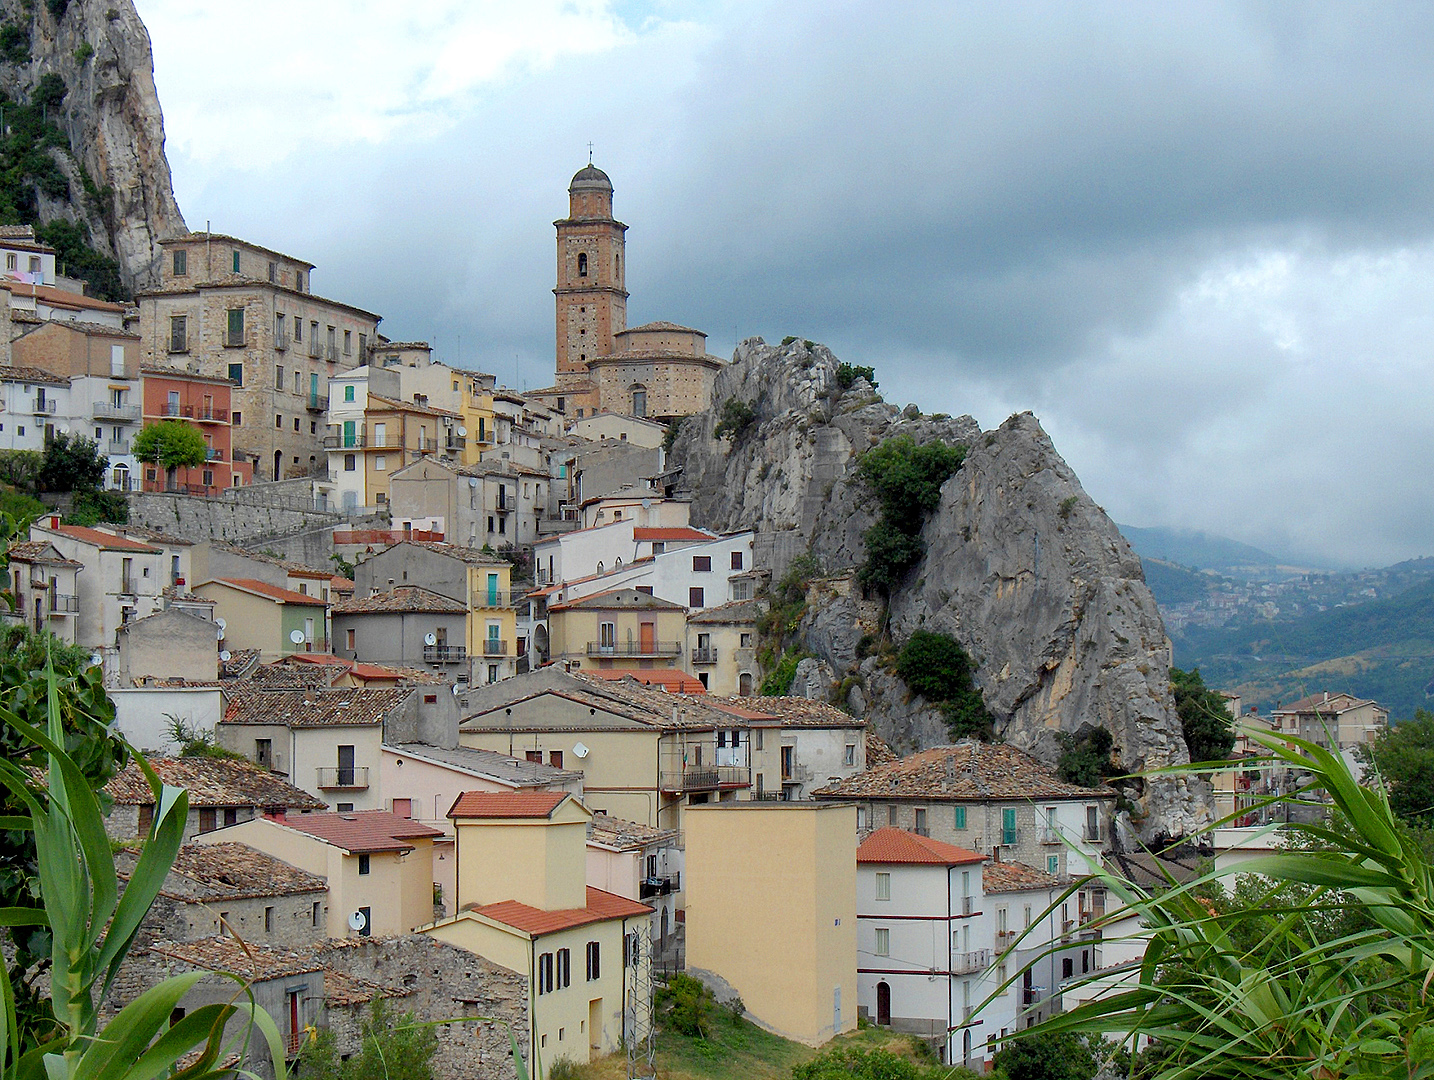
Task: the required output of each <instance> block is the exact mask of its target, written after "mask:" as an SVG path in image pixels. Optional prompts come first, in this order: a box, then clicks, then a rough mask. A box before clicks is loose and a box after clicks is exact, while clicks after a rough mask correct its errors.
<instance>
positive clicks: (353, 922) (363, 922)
mask: <svg viewBox="0 0 1434 1080" xmlns="http://www.w3.org/2000/svg"><path fill="white" fill-rule="evenodd" d="M366 926H368V916H367V915H365V914H364V913H363V912H362V911H355V912H354V913H353V914H352V915H350V916H349V929H350V930H356V931H359V932H360V933H361V932H362V931H363V929H364V928H365V927H366Z"/></svg>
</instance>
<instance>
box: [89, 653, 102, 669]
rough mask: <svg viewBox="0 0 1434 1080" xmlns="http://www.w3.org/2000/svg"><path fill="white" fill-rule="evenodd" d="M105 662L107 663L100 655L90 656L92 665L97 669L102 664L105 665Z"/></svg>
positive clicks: (92, 654) (93, 654)
mask: <svg viewBox="0 0 1434 1080" xmlns="http://www.w3.org/2000/svg"><path fill="white" fill-rule="evenodd" d="M104 662H105V658H104V657H103V656H101V655H100V654H99V653H91V654H90V663H91V664H93V665H94V666H95V667H99V666H100V665H101V664H103V663H104Z"/></svg>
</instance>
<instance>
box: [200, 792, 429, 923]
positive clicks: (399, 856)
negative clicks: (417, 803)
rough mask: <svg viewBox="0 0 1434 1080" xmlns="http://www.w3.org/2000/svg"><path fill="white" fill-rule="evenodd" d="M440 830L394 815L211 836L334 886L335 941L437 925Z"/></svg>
mask: <svg viewBox="0 0 1434 1080" xmlns="http://www.w3.org/2000/svg"><path fill="white" fill-rule="evenodd" d="M442 838H443V832H442V830H440V829H434V828H432V827H430V826H428V825H424V824H423V823H422V822H418V821H414V820H412V819H411V818H406V817H401V816H399V815H398V814H393V813H390V812H389V811H387V810H360V811H355V812H347V811H346V812H343V813H317V814H294V815H289V816H286V817H281V818H275V817H262V818H254V819H252V820H250V821H246V822H241V823H239V824H237V825H231V826H228V827H226V828H224V829H221V830H219V831H218V832H213V833H205V834H204V835H203V836H202V837H201V838H200V839H201V840H202V841H203V842H204V843H229V842H231V841H232V842H237V843H240V844H247V845H249V846H250V847H253V848H258V849H259V850H260V851H263V852H267V853H268V854H270V855H272V856H274V857H275V858H277V859H282V860H283V861H284V862H286V863H289V864H290V865H292V866H297V867H299V868H300V869H302V870H306V871H308V872H309V873H310V874H316V875H318V876H320V877H322V878H324V879H325V880H326V881H327V882H328V887H329V900H328V913H327V920H328V921H327V924H326V928H325V929H326V932H327V934H328V936H329V937H339V938H341V937H349V936H359V937H368V936H371V935H378V936H383V935H388V934H404V933H407V932H408V931H410V930H413V929H415V928H417V927H419V926H423V925H424V924H426V923H430V922H432V921H433V884H434V879H433V847H434V841H435V840H440V839H442Z"/></svg>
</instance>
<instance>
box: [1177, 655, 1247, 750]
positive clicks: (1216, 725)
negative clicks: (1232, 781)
mask: <svg viewBox="0 0 1434 1080" xmlns="http://www.w3.org/2000/svg"><path fill="white" fill-rule="evenodd" d="M1170 690H1171V692H1172V693H1173V694H1174V695H1175V711H1176V712H1177V713H1179V714H1180V728H1181V732H1182V734H1183V735H1184V736H1185V747H1186V749H1188V750H1189V751H1190V760H1191V761H1224V760H1225V759H1226V758H1227V757H1229V756H1230V751H1231V750H1232V749H1234V747H1235V730H1234V727H1233V720H1232V718H1231V716H1230V712H1229V710H1228V709H1226V708H1225V699H1224V698H1222V697H1221V696H1220V695H1219V694H1217V693H1215V691H1213V690H1211V689H1209V688H1208V687H1206V685H1205V680H1204V679H1202V678H1201V677H1200V669H1199V668H1191V669H1190V670H1189V671H1181V670H1180V669H1179V668H1171V669H1170Z"/></svg>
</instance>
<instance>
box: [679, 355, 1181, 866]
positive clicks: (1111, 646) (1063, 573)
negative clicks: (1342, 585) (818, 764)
mask: <svg viewBox="0 0 1434 1080" xmlns="http://www.w3.org/2000/svg"><path fill="white" fill-rule="evenodd" d="M837 369H838V361H837V359H836V357H834V356H833V355H832V354H831V353H830V352H829V351H828V350H827V349H825V348H824V347H822V346H820V345H815V346H812V345H810V344H809V343H804V342H801V341H792V342H790V343H788V344H786V345H784V346H782V347H780V348H775V347H772V346H768V345H767V344H765V343H764V342H763V341H762V340H761V339H752V340H749V341H746V342H743V343H742V344H741V345H740V346H739V347H738V349H737V352H736V354H735V355H734V357H733V362H732V363H731V364H730V365H729V366H728V367H727V368H725V369H724V370H723V371H722V372H721V373H720V374H719V376H718V378H717V382H716V387H715V389H714V392H713V402H714V408H713V409H712V410H709V411H708V412H707V413H704V414H701V415H699V416H695V417H692V418H690V419H688V420H687V421H685V422H684V423H683V425H682V427H681V429H680V433H679V436H678V438H677V441H676V443H675V444H674V446H673V450H672V458H673V462H674V463H675V464H678V465H681V466H682V469H683V482H682V487H683V490H685V491H686V492H687V493H688V494H689V495H690V496H691V498H692V500H693V508H692V518H693V521H694V523H695V524H699V525H704V526H707V527H710V528H714V529H723V530H731V529H738V528H756V529H757V530H758V532H759V555H764V556H765V557H766V558H767V559H768V561H769V563H771V564H774V565H775V566H776V568H777V572H778V574H780V570H781V567H782V566H783V565H784V564H785V563H786V562H788V561H790V559H791V558H793V557H794V556H795V555H797V554H799V553H801V552H806V551H809V552H810V553H811V554H812V555H814V556H815V557H816V558H817V560H818V561H819V562H820V564H821V566H822V569H823V570H824V572H825V574H826V575H827V576H826V578H825V579H823V580H820V581H817V582H815V583H814V584H813V585H812V586H811V589H810V591H809V594H808V603H807V609H806V613H805V615H804V616H803V618H802V622H801V626H800V631H799V632H800V635H801V638H802V643H803V645H804V646H805V647H806V648H807V649H809V650H810V651H811V652H812V653H813V654H815V655H814V658H813V659H811V660H807V661H804V662H803V663H802V665H801V667H800V669H799V672H798V678H797V683H796V684H795V686H794V690H795V691H796V692H805V693H807V694H810V695H813V696H818V695H820V696H826V695H828V694H839V695H841V696H843V697H844V699H845V704H847V705H848V707H850V708H851V709H852V710H853V711H855V712H857V713H859V714H862V715H865V716H866V717H867V718H868V719H869V720H870V721H871V722H872V726H873V730H875V731H876V732H877V733H878V734H879V735H881V736H882V737H883V738H885V739H887V740H888V741H889V742H891V743H892V744H893V745H895V746H896V747H898V749H900V750H901V751H903V752H909V751H910V750H913V749H917V748H921V747H924V746H929V745H933V744H936V743H941V742H945V741H947V740H948V735H947V731H946V725H945V720H944V718H943V716H942V714H941V712H940V711H939V710H938V709H936V708H934V707H932V706H930V705H928V704H927V703H926V702H924V701H922V700H921V699H920V698H919V697H913V696H912V695H910V693H909V692H908V691H907V690H906V688H905V686H904V685H903V684H902V682H901V680H900V679H899V678H898V677H897V676H896V675H894V674H893V673H891V672H890V671H889V670H888V666H887V664H886V663H885V662H884V661H883V660H881V659H880V658H878V657H875V656H862V655H860V652H861V650H860V649H859V645H860V643H861V640H862V638H863V636H864V635H867V634H871V633H874V632H875V631H877V630H878V629H879V622H880V619H881V604H880V602H879V600H876V599H873V598H869V597H863V595H862V591H861V589H860V587H859V586H858V585H857V584H856V583H855V582H854V581H853V580H852V578H851V576H850V571H852V570H853V569H854V568H855V567H857V566H858V565H860V563H861V562H862V561H863V559H864V558H865V552H864V549H863V545H862V534H863V533H864V532H865V531H866V530H867V529H868V528H869V527H870V526H871V525H872V524H873V522H874V521H875V520H876V517H875V515H876V510H877V508H876V506H875V500H874V499H873V498H872V495H871V493H870V492H869V491H867V490H866V488H865V485H864V484H863V483H862V482H861V481H860V480H859V479H858V478H857V477H856V474H855V468H854V467H855V463H856V459H857V458H858V456H859V455H860V454H861V453H862V452H863V451H865V450H867V449H868V448H870V447H872V446H876V445H878V444H879V443H881V442H882V441H884V440H885V439H888V438H891V437H893V436H896V435H902V434H905V435H909V436H911V437H912V438H913V439H914V440H916V441H917V442H918V443H923V442H927V441H930V440H935V439H940V440H944V441H946V442H949V443H960V444H963V445H965V446H966V447H968V453H967V457H966V460H965V463H964V464H963V466H962V468H961V469H960V470H959V471H958V472H957V473H956V474H955V475H954V476H953V477H952V478H951V479H950V480H948V481H947V482H946V484H945V486H944V487H943V488H942V492H941V502H940V506H939V508H938V509H937V511H936V512H935V513H934V514H933V515H932V517H931V518H930V519H929V520H928V522H927V524H926V526H925V530H924V534H923V539H924V540H925V543H926V553H925V555H924V557H923V558H922V560H921V562H920V564H919V565H918V566H917V567H916V568H915V569H914V570H912V571H911V573H910V574H909V575H908V576H907V578H906V581H905V582H904V584H903V585H902V587H901V588H899V589H897V590H896V591H895V593H894V594H893V595H892V597H891V601H890V611H889V619H890V633H891V636H892V637H893V638H894V639H895V640H897V641H898V642H899V641H902V640H904V639H905V638H906V637H908V636H909V635H910V634H911V632H912V631H913V630H915V629H917V628H918V627H921V628H925V629H929V630H934V631H938V632H943V633H947V634H950V635H951V636H953V637H955V638H956V639H957V640H958V641H959V642H961V644H962V645H963V646H964V647H965V648H966V650H967V651H968V652H969V653H970V654H971V656H972V658H973V659H974V661H975V663H976V682H977V684H978V685H979V687H980V689H981V692H982V695H983V697H984V698H985V701H986V704H987V707H988V708H989V709H990V711H991V712H992V713H993V714H994V715H995V716H996V718H997V732H998V734H999V735H1000V736H1001V737H1002V738H1004V739H1006V740H1007V741H1009V742H1011V743H1014V744H1015V745H1017V746H1021V747H1023V748H1025V749H1028V750H1030V751H1031V752H1032V753H1034V754H1036V755H1037V756H1038V757H1041V758H1043V759H1044V760H1046V761H1049V762H1054V761H1055V760H1056V758H1057V756H1058V755H1059V752H1060V746H1059V743H1058V740H1057V738H1056V734H1057V733H1058V732H1069V733H1078V732H1079V731H1080V730H1081V729H1082V728H1085V727H1088V726H1100V727H1104V728H1106V729H1107V730H1108V731H1110V732H1111V734H1112V735H1113V736H1114V739H1115V744H1116V748H1117V751H1118V753H1119V755H1120V756H1119V762H1120V764H1121V765H1122V766H1123V767H1124V768H1126V769H1129V770H1132V771H1138V770H1146V769H1154V768H1159V767H1160V766H1164V765H1172V764H1180V763H1184V762H1186V761H1188V760H1189V756H1188V753H1187V751H1186V748H1185V743H1184V740H1183V738H1182V736H1181V729H1180V721H1179V718H1178V717H1177V716H1176V713H1175V707H1174V702H1173V700H1172V698H1171V695H1170V690H1169V686H1168V677H1167V674H1166V672H1167V668H1168V667H1169V662H1170V657H1169V643H1168V640H1167V638H1166V636H1165V630H1164V626H1163V624H1162V622H1161V619H1160V614H1159V612H1158V611H1157V609H1156V606H1155V600H1154V598H1153V597H1152V596H1151V594H1150V590H1149V589H1148V588H1147V587H1146V585H1145V581H1144V578H1143V576H1142V572H1141V567H1140V560H1139V559H1138V558H1137V557H1136V555H1135V554H1134V552H1132V551H1131V549H1130V547H1129V545H1128V544H1127V543H1126V542H1125V540H1124V538H1122V537H1121V535H1120V533H1119V531H1118V530H1117V529H1116V527H1115V525H1114V523H1112V522H1111V520H1110V519H1109V518H1108V517H1107V516H1106V515H1105V513H1104V511H1102V510H1101V509H1100V507H1098V506H1096V505H1095V503H1094V502H1093V501H1092V500H1091V499H1090V497H1089V496H1088V495H1086V493H1085V491H1084V490H1083V489H1082V488H1081V486H1080V482H1079V480H1077V478H1076V476H1075V474H1074V473H1073V472H1072V471H1071V469H1070V468H1069V466H1067V465H1066V463H1065V462H1064V461H1063V460H1062V459H1061V457H1060V455H1059V454H1058V453H1057V452H1056V450H1055V447H1054V446H1053V445H1052V444H1051V441H1050V439H1049V438H1048V437H1047V436H1046V433H1045V432H1044V431H1043V430H1042V429H1041V426H1040V424H1039V423H1038V422H1037V421H1036V419H1035V417H1033V416H1031V415H1030V414H1028V413H1022V414H1018V415H1016V416H1013V417H1011V418H1010V419H1009V420H1007V421H1006V422H1005V423H1004V424H1002V425H1001V426H1000V427H999V428H997V429H995V430H993V431H989V432H983V431H982V430H981V429H980V426H979V425H978V424H977V423H976V422H975V421H974V420H972V419H971V418H970V417H969V416H965V417H960V418H954V419H953V418H949V417H943V416H922V415H920V414H919V413H918V412H917V410H915V409H914V408H911V407H908V408H907V410H905V411H904V412H902V411H898V410H897V409H896V408H894V407H893V406H891V405H889V404H887V403H886V402H884V401H882V400H881V398H880V397H879V396H878V395H877V394H876V393H875V392H874V391H873V390H872V388H871V386H870V385H869V384H868V383H866V382H865V380H861V379H858V380H856V382H855V383H854V384H852V385H851V386H850V387H849V388H847V389H845V390H844V389H843V388H842V387H841V385H840V383H839V381H838V378H837ZM732 398H735V399H738V400H740V401H743V402H746V403H748V404H749V405H750V406H751V407H752V408H753V409H754V410H755V414H756V418H755V421H754V422H753V423H752V424H751V425H750V426H749V427H748V428H747V429H746V430H745V431H744V432H743V433H742V434H740V435H739V436H737V437H736V438H735V439H719V438H717V437H716V436H715V435H714V429H715V427H716V424H717V422H718V420H717V414H718V412H719V411H720V406H721V405H722V403H725V402H726V401H727V400H728V399H732ZM1133 793H1134V794H1136V795H1137V796H1138V805H1137V808H1136V810H1135V812H1134V813H1133V815H1132V818H1133V823H1134V826H1135V828H1136V829H1137V830H1138V831H1139V832H1140V833H1141V834H1142V835H1144V836H1146V837H1147V838H1150V837H1155V836H1159V835H1164V836H1180V835H1184V834H1185V833H1187V832H1189V831H1191V830H1192V829H1193V828H1194V827H1196V826H1197V825H1200V824H1203V823H1204V822H1206V821H1208V820H1209V806H1208V793H1207V792H1206V791H1204V790H1202V789H1201V785H1198V784H1187V783H1186V782H1185V781H1184V780H1162V781H1156V782H1152V783H1150V784H1147V785H1142V786H1139V787H1137V788H1136V789H1134V790H1133Z"/></svg>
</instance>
